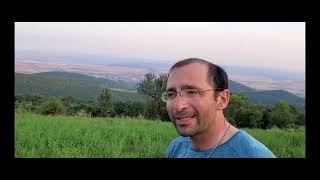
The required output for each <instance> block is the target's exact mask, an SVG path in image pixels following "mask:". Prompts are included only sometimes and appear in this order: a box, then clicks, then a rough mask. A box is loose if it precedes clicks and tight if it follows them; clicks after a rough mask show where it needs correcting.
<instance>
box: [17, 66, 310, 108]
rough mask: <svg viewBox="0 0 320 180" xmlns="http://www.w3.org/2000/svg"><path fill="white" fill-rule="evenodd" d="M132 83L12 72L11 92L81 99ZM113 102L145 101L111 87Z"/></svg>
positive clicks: (256, 94) (281, 94)
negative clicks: (12, 84) (105, 89)
mask: <svg viewBox="0 0 320 180" xmlns="http://www.w3.org/2000/svg"><path fill="white" fill-rule="evenodd" d="M135 86H136V84H134V83H132V84H130V83H126V82H117V81H112V80H107V79H103V78H96V77H92V76H86V75H82V74H77V73H69V72H45V73H38V74H21V73H15V94H16V95H22V94H32V95H45V96H73V97H75V98H79V99H82V100H95V99H96V98H97V97H98V95H99V92H100V90H101V89H102V88H103V87H108V88H113V89H131V90H132V89H134V87H135ZM229 90H230V92H232V93H243V94H245V95H246V96H248V97H249V101H251V102H253V103H261V104H268V105H274V104H275V103H277V102H278V101H280V100H284V101H287V102H288V103H290V104H292V105H295V106H296V107H298V108H303V107H304V104H305V102H304V99H303V98H301V97H298V96H296V95H294V94H292V93H289V92H287V91H283V90H266V91H257V90H255V89H253V88H250V87H248V86H245V85H243V84H241V83H238V82H235V81H232V80H229ZM111 93H112V97H113V99H114V100H116V101H129V100H130V101H146V100H147V99H148V97H147V96H143V95H140V94H137V93H133V92H123V90H111Z"/></svg>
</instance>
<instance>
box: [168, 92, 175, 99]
mask: <svg viewBox="0 0 320 180" xmlns="http://www.w3.org/2000/svg"><path fill="white" fill-rule="evenodd" d="M175 94H176V93H175V92H167V97H168V98H173V97H175Z"/></svg>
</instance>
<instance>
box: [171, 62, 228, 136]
mask: <svg viewBox="0 0 320 180" xmlns="http://www.w3.org/2000/svg"><path fill="white" fill-rule="evenodd" d="M227 89H228V76H227V74H226V73H225V71H224V70H223V69H222V68H221V67H219V66H217V65H214V64H212V63H210V62H208V61H205V60H202V59H197V58H190V59H185V60H182V61H179V62H177V63H176V64H175V65H173V66H172V67H171V69H170V71H169V77H168V82H167V99H168V100H167V111H168V114H169V117H170V119H171V121H172V122H173V124H174V125H175V127H176V129H177V131H178V133H179V134H180V135H182V136H194V135H197V134H200V133H203V132H205V131H206V130H207V129H209V128H210V127H211V125H212V123H214V121H216V119H219V118H220V119H221V118H223V109H225V108H226V107H227V105H228V103H229V96H230V95H229V91H228V90H227ZM181 95H182V96H181Z"/></svg>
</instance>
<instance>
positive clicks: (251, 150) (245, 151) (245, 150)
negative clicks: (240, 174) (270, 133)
mask: <svg viewBox="0 0 320 180" xmlns="http://www.w3.org/2000/svg"><path fill="white" fill-rule="evenodd" d="M230 145H231V147H232V148H233V149H234V150H235V151H236V152H237V154H239V156H242V157H275V156H274V154H273V153H272V152H271V151H270V150H269V149H268V148H267V147H266V146H265V145H264V144H262V143H261V142H260V141H259V140H257V139H256V138H254V137H253V136H251V135H250V134H248V133H247V132H246V131H244V130H240V131H238V132H237V134H236V135H235V137H234V138H233V139H232V140H231V141H230Z"/></svg>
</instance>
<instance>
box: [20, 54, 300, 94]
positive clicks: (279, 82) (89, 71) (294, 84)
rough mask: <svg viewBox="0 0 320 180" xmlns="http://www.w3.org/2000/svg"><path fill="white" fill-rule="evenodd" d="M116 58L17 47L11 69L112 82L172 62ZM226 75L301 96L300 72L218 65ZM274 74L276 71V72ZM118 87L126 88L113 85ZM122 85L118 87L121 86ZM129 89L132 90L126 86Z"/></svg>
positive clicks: (157, 71) (253, 85) (130, 78)
mask: <svg viewBox="0 0 320 180" xmlns="http://www.w3.org/2000/svg"><path fill="white" fill-rule="evenodd" d="M133 59H134V58H131V59H130V58H118V57H111V56H102V55H90V54H79V53H78V54H76V55H75V54H55V53H43V52H42V53H35V52H29V51H22V52H20V51H17V52H16V56H15V72H16V73H24V74H34V73H42V72H52V71H59V72H72V73H78V74H82V75H88V76H92V77H96V78H104V79H109V80H113V81H116V82H127V83H133V84H135V83H138V82H139V81H140V80H142V79H143V78H144V75H145V74H146V73H148V72H153V73H155V74H160V73H166V72H167V71H168V69H169V68H170V67H171V65H172V64H173V62H169V61H151V60H145V59H141V60H139V59H134V61H133ZM222 67H223V68H225V69H226V71H227V73H228V75H229V79H230V80H232V81H235V82H238V83H241V84H243V85H245V86H247V87H250V88H252V89H255V90H261V91H264V90H282V91H288V92H290V93H293V94H294V95H296V96H299V97H302V98H304V97H305V81H304V75H303V74H302V75H295V74H293V75H292V74H286V73H283V72H277V71H268V70H265V69H262V70H261V69H253V68H247V69H246V68H242V67H233V66H222ZM277 74H279V75H278V76H277ZM115 89H117V90H118V91H126V90H123V89H122V88H115ZM121 89H122V90H121ZM129 91H131V92H132V90H129Z"/></svg>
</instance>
